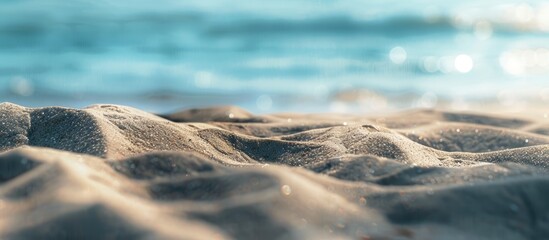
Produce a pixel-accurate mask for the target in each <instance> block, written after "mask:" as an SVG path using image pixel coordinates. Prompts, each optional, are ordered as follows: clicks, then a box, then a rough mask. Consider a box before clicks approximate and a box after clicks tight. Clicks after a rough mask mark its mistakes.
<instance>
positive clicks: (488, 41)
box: [0, 0, 549, 113]
mask: <svg viewBox="0 0 549 240" xmlns="http://www.w3.org/2000/svg"><path fill="white" fill-rule="evenodd" d="M439 2H440V3H432V1H423V0H410V1H397V0H378V1H355V0H348V1H329V0H277V1H228V0H227V1H224V0H223V1H221V0H220V1H205V0H185V1H176V0H165V1H144V0H132V1H104V0H96V1H91V0H72V1H66V0H21V1H16V0H0V16H1V17H0V101H9V102H14V103H17V104H22V105H26V106H46V105H60V106H67V107H84V106H86V105H89V104H93V103H115V104H124V105H130V106H134V107H138V108H142V109H145V110H149V111H153V112H166V111H172V110H175V109H178V108H188V107H204V106H211V105H229V104H231V105H238V106H242V107H244V108H247V109H249V110H251V111H253V112H258V113H264V112H278V111H299V112H353V113H354V112H372V111H384V110H391V109H402V108H412V107H426V108H430V107H447V108H453V109H468V108H471V107H474V106H477V105H483V104H484V105H493V104H495V105H497V106H502V107H505V108H515V107H524V106H528V105H529V104H531V103H538V104H539V103H541V104H544V103H548V102H549V4H548V3H544V1H533V0H531V1H508V0H501V1H490V0H486V1H476V0H461V1H439Z"/></svg>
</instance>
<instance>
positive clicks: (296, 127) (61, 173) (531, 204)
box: [0, 104, 549, 239]
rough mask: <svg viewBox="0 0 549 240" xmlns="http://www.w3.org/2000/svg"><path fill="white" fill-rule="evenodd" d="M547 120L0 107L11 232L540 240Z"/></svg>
mask: <svg viewBox="0 0 549 240" xmlns="http://www.w3.org/2000/svg"><path fill="white" fill-rule="evenodd" d="M231 114H232V115H231ZM172 120H173V121H172ZM546 124H547V123H545V122H543V121H542V120H539V121H536V120H532V119H529V120H526V119H516V118H512V117H497V116H484V115H479V114H461V113H447V112H438V111H415V112H406V113H402V114H400V115H395V114H393V115H388V116H376V117H371V116H344V115H337V116H334V115H297V114H295V115H292V114H277V115H270V116H254V115H252V114H250V113H247V112H245V111H244V110H241V109H238V108H231V107H223V108H210V109H204V110H199V109H195V110H189V111H186V112H180V113H176V114H173V115H166V116H163V117H159V116H155V115H152V114H149V113H146V112H142V111H139V110H137V109H132V108H128V107H123V106H114V105H94V106H90V107H88V108H85V109H81V110H76V109H67V108H58V107H48V108H38V109H32V108H25V107H21V106H17V105H13V104H1V105H0V149H1V151H2V152H3V153H0V184H1V185H0V213H1V214H0V238H2V239H4V238H8V239H29V238H41V239H259V238H260V239H542V238H543V237H544V236H547V235H548V234H549V220H548V219H549V208H548V207H547V204H546V202H548V201H549V194H547V193H548V192H549V177H548V175H547V172H548V171H549V161H548V159H549V144H548V141H549V138H548V137H547V136H546V135H543V134H542V133H541V132H540V130H539V129H542V128H543V126H545V125H546Z"/></svg>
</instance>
